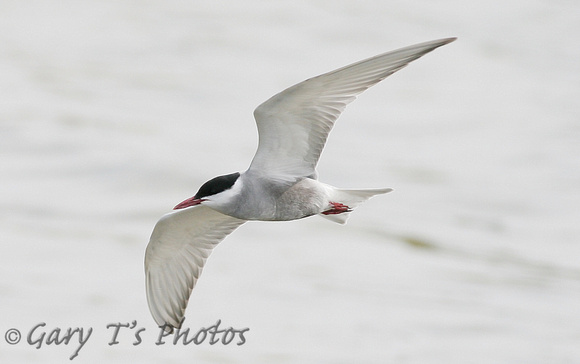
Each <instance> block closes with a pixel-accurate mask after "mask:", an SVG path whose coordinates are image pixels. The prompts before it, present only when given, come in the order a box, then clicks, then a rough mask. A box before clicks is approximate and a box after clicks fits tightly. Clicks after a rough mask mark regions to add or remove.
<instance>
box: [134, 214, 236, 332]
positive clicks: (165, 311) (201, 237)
mask: <svg viewBox="0 0 580 364" xmlns="http://www.w3.org/2000/svg"><path fill="white" fill-rule="evenodd" d="M244 222H245V220H240V219H236V218H234V217H230V216H227V215H224V214H221V213H219V212H217V211H215V210H213V209H211V208H209V207H206V206H203V205H198V206H194V207H190V208H185V209H181V210H175V211H173V212H170V213H168V214H166V215H164V216H163V217H162V218H161V219H160V220H159V221H158V222H157V224H156V225H155V228H154V229H153V233H152V234H151V239H150V240H149V245H147V251H146V252H145V276H146V285H147V302H148V303H149V310H150V311H151V314H152V315H153V318H154V319H155V322H157V324H158V325H159V326H163V325H165V324H167V327H166V329H167V331H172V328H177V327H179V326H180V323H181V321H182V319H183V316H184V314H185V308H186V307H187V302H188V300H189V296H190V295H191V291H192V290H193V287H194V286H195V283H196V282H197V279H198V278H199V276H200V275H201V271H202V269H203V266H204V264H205V261H206V260H207V258H208V257H209V255H210V254H211V251H212V249H213V248H214V247H215V246H216V245H217V244H218V243H219V242H220V241H222V240H223V239H224V238H225V237H226V236H227V235H228V234H230V233H231V232H232V231H234V230H235V229H236V228H237V227H238V226H240V225H242V224H243V223H244Z"/></svg>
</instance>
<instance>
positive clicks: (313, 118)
mask: <svg viewBox="0 0 580 364" xmlns="http://www.w3.org/2000/svg"><path fill="white" fill-rule="evenodd" d="M454 40H455V38H447V39H440V40H434V41H431V42H426V43H421V44H416V45H413V46H410V47H406V48H401V49H398V50H395V51H392V52H388V53H384V54H380V55H378V56H375V57H372V58H368V59H365V60H363V61H360V62H357V63H354V64H351V65H349V66H346V67H343V68H340V69H337V70H335V71H332V72H329V73H325V74H323V75H320V76H318V77H314V78H311V79H308V80H306V81H304V82H301V83H299V84H297V85H294V86H292V87H290V88H288V89H286V90H284V91H282V92H280V93H279V94H277V95H274V96H273V97H272V98H270V99H269V100H267V101H266V102H264V103H263V104H261V105H260V106H258V108H257V109H256V110H255V111H254V117H255V119H256V123H257V125H258V133H259V145H258V150H257V152H256V155H255V156H254V159H253V160H252V164H251V165H250V170H253V171H256V172H259V173H263V174H266V175H268V176H270V177H272V178H277V179H281V180H293V179H295V178H297V177H306V176H309V177H315V175H316V172H315V168H316V164H317V163H318V158H319V157H320V153H321V152H322V148H323V147H324V143H325V142H326V138H327V137H328V133H329V132H330V130H331V129H332V126H333V125H334V122H335V121H336V119H337V118H338V117H339V115H340V113H341V112H342V111H343V110H344V108H345V107H346V105H347V104H349V103H350V102H351V101H353V100H354V99H355V97H356V96H357V95H358V94H360V93H361V92H363V91H364V90H366V89H368V88H369V87H371V86H373V85H375V84H376V83H378V82H379V81H381V80H383V79H385V78H386V77H387V76H389V75H391V74H392V73H394V72H396V71H398V70H400V69H401V68H403V67H405V66H406V65H407V64H408V63H409V62H411V61H413V60H415V59H417V58H419V57H421V56H423V55H425V54H427V53H429V52H431V51H432V50H434V49H435V48H437V47H440V46H442V45H445V44H447V43H450V42H453V41H454Z"/></svg>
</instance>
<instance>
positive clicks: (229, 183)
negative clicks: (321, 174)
mask: <svg viewBox="0 0 580 364" xmlns="http://www.w3.org/2000/svg"><path fill="white" fill-rule="evenodd" d="M454 40H455V38H447V39H440V40H434V41H431V42H426V43H421V44H417V45H413V46H409V47H405V48H401V49H398V50H395V51H392V52H388V53H384V54H380V55H378V56H375V57H372V58H368V59H365V60H363V61H360V62H357V63H354V64H351V65H349V66H346V67H343V68H340V69H337V70H335V71H332V72H329V73H325V74H323V75H320V76H318V77H314V78H311V79H308V80H306V81H304V82H301V83H299V84H297V85H294V86H292V87H290V88H288V89H286V90H284V91H282V92H280V93H279V94H277V95H275V96H273V97H272V98H270V99H269V100H267V101H266V102H264V103H263V104H261V105H260V106H258V108H257V109H256V110H255V111H254V117H255V119H256V123H257V126H258V132H259V145H258V150H257V151H256V155H255V156H254V159H253V160H252V163H251V165H250V167H249V168H248V170H246V171H245V172H243V173H232V174H228V175H225V176H219V177H215V178H213V179H211V180H209V181H208V182H206V183H205V184H203V185H202V186H201V188H200V189H199V191H197V193H196V194H195V196H193V197H192V198H189V199H187V200H185V201H183V202H181V203H180V204H178V205H177V206H175V208H174V211H172V212H170V213H168V214H166V215H164V216H163V217H162V218H161V219H160V220H159V221H158V222H157V224H156V225H155V228H154V229H153V233H152V234H151V239H150V240H149V244H148V246H147V251H146V253H145V275H146V286H147V301H148V303H149V309H150V310H151V314H152V315H153V318H154V319H155V321H156V322H157V324H158V325H159V326H160V327H164V329H165V330H166V331H168V332H171V331H173V328H179V327H180V325H181V322H182V320H183V318H184V315H185V309H186V307H187V302H188V300H189V297H190V295H191V291H192V290H193V287H194V286H195V283H196V281H197V279H198V278H199V276H200V274H201V271H202V269H203V266H204V264H205V262H206V260H207V258H208V257H209V255H210V254H211V251H212V249H213V248H214V247H215V246H216V245H217V244H218V243H219V242H220V241H222V240H223V239H224V238H225V237H226V236H227V235H228V234H230V233H231V232H232V231H234V230H235V229H236V228H237V227H239V226H240V225H242V224H243V223H244V222H246V221H248V220H262V221H286V220H295V219H301V218H304V217H307V216H312V215H320V216H323V217H326V218H328V219H330V220H333V221H335V222H338V223H342V224H344V223H345V222H346V220H347V218H348V216H349V213H350V212H351V211H352V210H353V209H354V208H355V207H357V206H358V205H359V204H360V203H362V202H364V201H366V200H367V199H369V198H370V197H372V196H374V195H377V194H382V193H387V192H390V191H391V189H390V188H379V189H341V188H336V187H333V186H330V185H327V184H324V183H321V182H319V181H318V180H317V173H316V169H315V168H316V164H317V163H318V158H319V157H320V153H321V152H322V149H323V147H324V144H325V142H326V138H327V137H328V133H329V132H330V130H331V129H332V127H333V125H334V122H335V121H336V119H337V118H338V117H339V115H340V114H341V113H342V111H343V110H344V108H345V107H346V105H347V104H349V103H350V102H352V101H353V100H354V99H355V97H356V96H357V95H358V94H360V93H361V92H363V91H364V90H366V89H368V88H369V87H371V86H373V85H375V84H376V83H378V82H379V81H381V80H383V79H385V78H386V77H387V76H389V75H391V74H392V73H394V72H396V71H398V70H400V69H401V68H403V67H405V66H406V65H407V64H409V63H410V62H412V61H414V60H415V59H418V58H419V57H421V56H423V55H425V54H427V53H429V52H431V51H432V50H434V49H435V48H437V47H440V46H443V45H445V44H447V43H450V42H452V41H454Z"/></svg>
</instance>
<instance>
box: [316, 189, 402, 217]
mask: <svg viewBox="0 0 580 364" xmlns="http://www.w3.org/2000/svg"><path fill="white" fill-rule="evenodd" d="M392 190H393V189H392V188H367V189H356V190H355V189H343V188H335V189H334V190H333V191H332V193H331V194H330V200H331V201H332V202H338V203H341V204H343V205H346V206H348V207H349V208H350V211H352V210H354V209H355V208H356V207H357V206H358V205H360V204H361V203H363V202H365V201H366V200H368V199H369V198H371V197H373V196H374V195H380V194H383V193H388V192H391V191H392ZM350 211H349V212H343V213H340V214H332V215H322V214H321V215H320V216H322V217H324V218H326V219H328V220H330V221H333V222H336V223H339V224H345V223H346V220H348V218H349V216H350Z"/></svg>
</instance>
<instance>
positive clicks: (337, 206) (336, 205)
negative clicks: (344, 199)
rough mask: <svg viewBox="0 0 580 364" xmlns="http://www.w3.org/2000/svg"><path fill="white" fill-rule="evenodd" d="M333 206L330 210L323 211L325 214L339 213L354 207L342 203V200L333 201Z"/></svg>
mask: <svg viewBox="0 0 580 364" xmlns="http://www.w3.org/2000/svg"><path fill="white" fill-rule="evenodd" d="M330 204H331V205H332V208H331V209H330V210H326V211H323V212H322V214H323V215H337V214H342V213H343V212H351V211H352V209H351V208H350V207H348V206H346V205H343V204H341V203H340V202H331V203H330Z"/></svg>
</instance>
